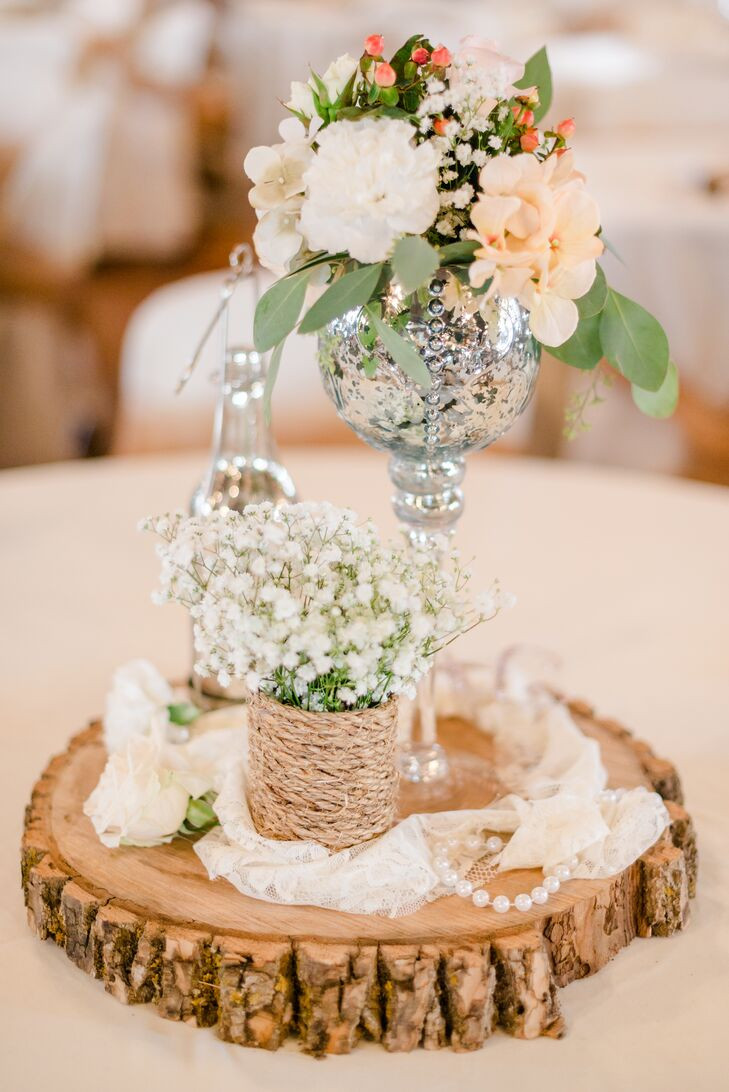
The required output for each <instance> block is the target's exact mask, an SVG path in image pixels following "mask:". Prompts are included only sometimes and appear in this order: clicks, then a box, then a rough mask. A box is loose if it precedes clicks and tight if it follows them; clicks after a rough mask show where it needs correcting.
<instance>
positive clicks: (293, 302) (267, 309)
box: [253, 269, 311, 353]
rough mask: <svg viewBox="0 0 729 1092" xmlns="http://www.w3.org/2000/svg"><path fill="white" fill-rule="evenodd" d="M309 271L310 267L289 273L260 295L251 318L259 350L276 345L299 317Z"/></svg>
mask: <svg viewBox="0 0 729 1092" xmlns="http://www.w3.org/2000/svg"><path fill="white" fill-rule="evenodd" d="M310 275H311V271H310V269H300V270H298V271H297V272H296V273H290V274H289V275H288V276H287V277H282V278H281V279H280V280H278V281H275V282H274V283H273V284H272V285H271V287H270V288H269V289H268V291H267V292H264V293H263V295H262V296H261V298H260V300H259V301H258V306H257V307H256V313H255V315H254V318H253V343H254V345H255V346H256V348H257V349H258V351H259V353H265V352H267V351H268V350H269V349H272V348H273V347H274V345H278V344H279V342H281V341H283V340H284V338H285V337H287V336H288V335H289V334H290V333H291V331H292V330H293V328H294V326H295V325H296V323H297V322H298V321H299V314H300V312H301V308H302V306H303V304H304V297H305V296H306V286H307V284H308V282H309V277H310Z"/></svg>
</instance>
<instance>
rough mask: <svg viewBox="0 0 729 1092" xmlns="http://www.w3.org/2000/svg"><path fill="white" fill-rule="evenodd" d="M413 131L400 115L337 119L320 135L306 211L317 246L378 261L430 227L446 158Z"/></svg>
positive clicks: (304, 225)
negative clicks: (440, 166)
mask: <svg viewBox="0 0 729 1092" xmlns="http://www.w3.org/2000/svg"><path fill="white" fill-rule="evenodd" d="M413 136H414V130H413V128H412V126H411V125H409V124H408V122H406V121H399V120H396V119H394V118H362V119H361V120H359V121H337V122H334V123H333V124H332V125H330V126H328V127H327V128H326V129H323V130H322V131H321V132H320V133H319V135H318V138H317V139H318V141H319V150H318V152H317V154H316V155H315V156H314V158H313V159H312V161H311V163H310V165H309V166H308V168H307V170H306V172H305V173H304V182H305V184H306V187H307V190H306V196H305V198H304V202H303V206H302V210H301V231H302V232H303V234H304V236H305V238H306V239H307V241H308V244H309V247H310V248H311V249H312V250H326V251H329V252H330V253H335V252H336V251H339V250H346V251H348V252H349V254H350V255H351V256H352V257H353V258H356V259H357V260H358V261H360V262H379V261H383V260H384V259H385V258H387V257H388V256H389V254H390V252H391V250H392V247H393V245H394V243H395V241H396V240H397V239H398V238H399V237H400V236H402V235H422V233H423V232H425V231H427V230H428V228H429V227H430V226H431V224H432V223H433V221H434V219H435V217H436V215H437V214H438V211H439V199H438V162H439V158H440V155H439V153H438V151H437V150H436V149H435V148H434V147H433V145H432V144H430V143H428V142H425V143H423V144H420V145H416V144H415V141H414V140H413Z"/></svg>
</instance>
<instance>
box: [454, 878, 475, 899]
mask: <svg viewBox="0 0 729 1092" xmlns="http://www.w3.org/2000/svg"><path fill="white" fill-rule="evenodd" d="M456 894H457V895H460V896H461V898H462V899H470V897H471V895H472V894H473V884H472V883H471V881H470V880H459V881H458V883H457V884H456Z"/></svg>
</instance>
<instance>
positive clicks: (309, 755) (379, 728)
mask: <svg viewBox="0 0 729 1092" xmlns="http://www.w3.org/2000/svg"><path fill="white" fill-rule="evenodd" d="M396 728H397V701H394V700H392V701H389V702H386V703H385V704H384V705H378V706H375V707H374V708H372V709H360V710H353V711H351V712H344V713H310V712H308V711H306V710H304V709H297V708H295V707H294V706H291V705H283V704H282V703H281V702H277V701H273V700H272V699H271V698H268V697H266V696H265V695H264V694H254V695H253V696H252V698H251V702H250V706H249V711H248V777H249V799H248V803H249V806H250V809H251V816H252V818H253V822H254V824H255V826H256V829H257V830H258V833H259V834H262V835H264V837H266V838H279V839H282V840H306V841H314V842H318V843H319V844H320V845H323V846H326V848H327V849H331V850H338V849H345V848H347V847H349V846H353V845H357V844H358V843H359V842H366V841H368V840H369V839H370V838H374V837H375V836H376V835H378V834H382V833H383V832H384V831H386V830H388V829H389V828H390V827H391V826H392V822H393V819H394V816H395V805H396V796H397V782H398V773H397V767H396V764H395V736H396Z"/></svg>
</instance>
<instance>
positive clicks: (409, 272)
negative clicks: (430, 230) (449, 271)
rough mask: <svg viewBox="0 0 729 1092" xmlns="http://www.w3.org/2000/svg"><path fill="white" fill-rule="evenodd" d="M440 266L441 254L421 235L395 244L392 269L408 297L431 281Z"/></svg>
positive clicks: (411, 236)
mask: <svg viewBox="0 0 729 1092" xmlns="http://www.w3.org/2000/svg"><path fill="white" fill-rule="evenodd" d="M439 265H440V254H439V253H438V251H437V250H436V249H435V247H432V246H431V245H430V243H426V241H425V239H422V238H421V237H420V235H406V236H405V238H404V239H399V240H398V242H397V243H396V244H395V249H394V251H393V253H392V268H393V271H394V273H395V276H396V277H397V279H398V281H399V282H400V286H401V287H402V290H403V292H404V293H405V295H406V296H409V295H410V293H411V292H414V291H415V289H416V288H420V286H421V284H425V282H426V281H428V280H430V278H431V277H432V276H433V274H434V273H435V271H436V269H438V267H439Z"/></svg>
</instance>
